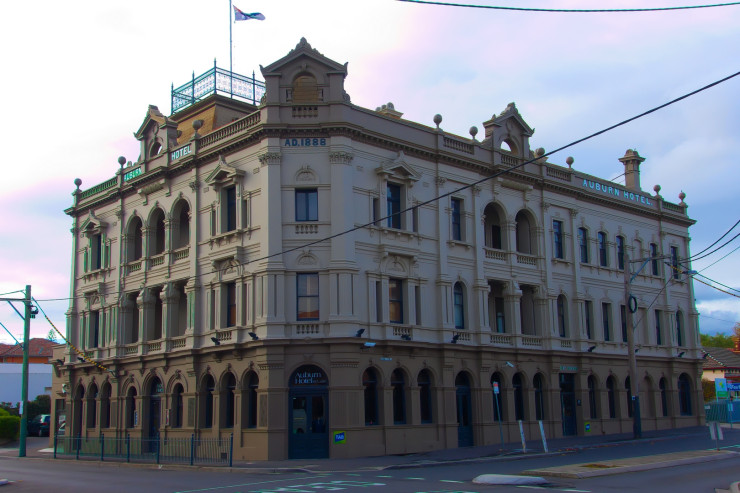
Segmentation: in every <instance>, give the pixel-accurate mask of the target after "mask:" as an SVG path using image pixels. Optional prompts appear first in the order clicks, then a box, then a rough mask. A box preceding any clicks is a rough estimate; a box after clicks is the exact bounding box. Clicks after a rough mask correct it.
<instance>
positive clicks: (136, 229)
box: [126, 216, 144, 262]
mask: <svg viewBox="0 0 740 493" xmlns="http://www.w3.org/2000/svg"><path fill="white" fill-rule="evenodd" d="M142 226H143V223H142V222H141V218H140V217H138V216H137V217H134V218H133V219H132V220H131V221H130V222H129V224H128V229H127V231H126V236H127V243H128V244H127V253H128V255H127V259H126V260H127V261H128V262H134V261H136V260H139V259H140V258H141V257H142V256H143V252H144V249H143V246H144V235H143V233H142V231H141V228H142Z"/></svg>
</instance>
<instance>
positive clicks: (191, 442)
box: [190, 433, 195, 466]
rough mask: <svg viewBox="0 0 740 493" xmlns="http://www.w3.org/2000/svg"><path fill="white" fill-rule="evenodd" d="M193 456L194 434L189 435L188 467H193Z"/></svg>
mask: <svg viewBox="0 0 740 493" xmlns="http://www.w3.org/2000/svg"><path fill="white" fill-rule="evenodd" d="M194 455H195V433H193V434H191V435H190V465H191V466H192V465H193V456H194Z"/></svg>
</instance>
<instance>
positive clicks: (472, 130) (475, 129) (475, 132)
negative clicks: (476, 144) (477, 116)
mask: <svg viewBox="0 0 740 493" xmlns="http://www.w3.org/2000/svg"><path fill="white" fill-rule="evenodd" d="M468 132H470V136H471V137H473V140H475V136H476V135H478V127H476V126H475V125H474V126H472V127H470V130H468Z"/></svg>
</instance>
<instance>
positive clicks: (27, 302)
mask: <svg viewBox="0 0 740 493" xmlns="http://www.w3.org/2000/svg"><path fill="white" fill-rule="evenodd" d="M23 305H24V307H25V310H24V312H23V370H22V371H23V377H22V381H21V409H20V412H21V429H20V432H21V433H20V444H19V445H18V457H25V456H26V437H27V436H28V346H29V344H30V340H31V286H30V285H26V296H25V298H24V300H23Z"/></svg>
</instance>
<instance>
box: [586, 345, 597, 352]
mask: <svg viewBox="0 0 740 493" xmlns="http://www.w3.org/2000/svg"><path fill="white" fill-rule="evenodd" d="M594 349H596V346H591V347H590V348H588V349H587V350H586V351H588V352H589V353H593V352H594Z"/></svg>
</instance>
